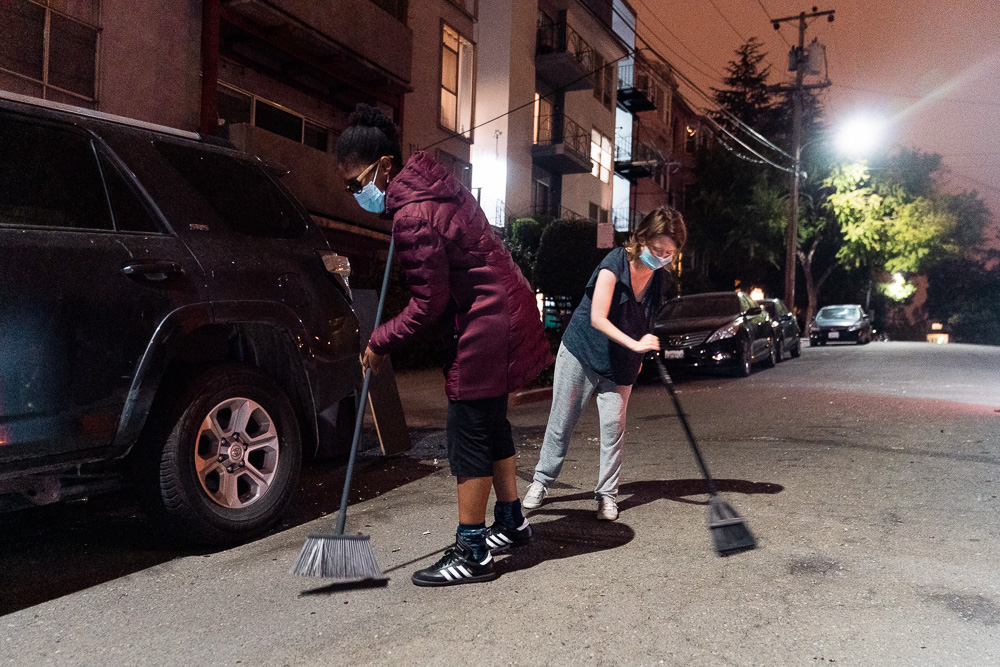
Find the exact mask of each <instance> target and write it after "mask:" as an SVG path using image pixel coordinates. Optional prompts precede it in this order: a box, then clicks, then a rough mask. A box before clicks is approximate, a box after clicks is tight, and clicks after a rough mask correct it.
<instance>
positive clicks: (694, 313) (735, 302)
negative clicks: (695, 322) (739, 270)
mask: <svg viewBox="0 0 1000 667" xmlns="http://www.w3.org/2000/svg"><path fill="white" fill-rule="evenodd" d="M739 314H740V301H739V299H738V298H736V295H735V294H733V295H731V296H730V295H729V294H721V295H719V296H707V297H698V298H695V297H690V298H684V299H677V300H675V301H670V302H668V303H667V304H666V305H665V306H663V310H662V311H661V313H660V315H661V316H662V317H667V318H672V319H689V318H695V317H719V316H720V315H734V316H735V315H739Z"/></svg>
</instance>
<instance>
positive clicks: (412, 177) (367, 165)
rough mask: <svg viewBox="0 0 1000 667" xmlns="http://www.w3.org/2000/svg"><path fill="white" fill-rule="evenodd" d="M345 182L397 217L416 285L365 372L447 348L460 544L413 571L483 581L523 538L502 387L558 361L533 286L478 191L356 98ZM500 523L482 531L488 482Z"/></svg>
mask: <svg viewBox="0 0 1000 667" xmlns="http://www.w3.org/2000/svg"><path fill="white" fill-rule="evenodd" d="M337 158H338V161H339V163H340V170H341V175H342V176H343V177H344V182H345V184H346V186H347V190H348V191H349V192H351V193H353V194H354V196H355V198H356V199H357V201H358V204H359V205H361V206H362V208H364V209H366V210H368V211H371V212H373V213H380V214H387V215H392V218H393V228H392V236H393V239H394V241H395V244H396V257H397V258H398V259H399V262H400V264H401V266H402V268H403V272H404V274H405V275H406V281H407V283H408V284H409V287H410V301H409V303H408V304H407V305H406V307H405V308H404V309H403V312H401V313H400V314H399V315H397V316H396V317H394V318H393V319H391V320H389V321H388V322H386V323H385V324H383V325H381V326H380V327H378V328H377V329H376V330H375V331H374V332H373V333H372V336H371V339H370V340H369V341H368V347H367V349H366V350H365V352H364V356H363V357H362V365H363V366H364V367H365V368H369V367H377V364H378V359H379V357H381V356H383V355H385V354H388V353H390V352H392V351H393V350H397V349H399V348H401V347H404V346H405V345H407V344H408V343H409V342H410V341H411V340H412V339H413V338H414V337H415V336H416V335H418V334H419V333H420V332H422V331H424V330H428V329H431V328H436V329H438V330H439V332H440V333H441V334H442V335H443V337H444V339H445V340H446V342H447V344H448V346H449V355H448V361H447V363H446V365H445V369H444V372H445V392H446V393H447V395H448V422H447V441H448V460H449V463H450V465H451V473H452V474H453V475H454V476H456V477H457V478H458V520H459V525H458V531H457V534H456V540H455V546H454V548H452V549H449V550H448V551H446V552H445V555H444V557H442V558H441V560H439V561H438V562H437V563H435V564H434V565H432V566H431V567H428V568H425V569H423V570H419V571H417V572H415V573H414V574H413V577H412V578H413V583H415V584H417V585H418V586H447V585H451V584H460V583H472V582H476V581H487V580H490V579H494V578H495V577H496V571H495V570H494V567H493V559H492V556H491V553H490V552H491V551H493V552H494V553H495V552H497V551H499V550H503V549H506V548H508V547H511V546H517V545H521V544H524V543H526V542H527V541H528V540H529V539H530V538H531V527H530V526H529V525H528V522H527V520H526V519H525V518H524V516H523V515H522V513H521V503H520V500H519V499H518V494H517V485H516V479H515V458H514V453H515V452H514V442H513V439H512V437H511V429H510V423H509V422H508V421H507V395H508V393H510V392H511V391H514V390H515V389H517V388H519V387H521V386H523V385H524V384H526V383H527V382H529V381H530V380H532V379H533V378H534V377H535V376H537V375H538V374H539V373H540V372H541V371H542V370H543V369H544V368H545V367H546V366H548V365H549V364H550V363H552V355H551V353H550V351H549V346H548V342H547V341H546V338H545V334H544V331H543V330H542V325H541V322H540V319H539V315H538V308H537V306H536V303H535V296H534V294H533V292H532V290H531V288H530V287H529V285H528V282H527V281H526V280H525V279H524V276H522V275H521V272H520V270H519V269H518V268H517V265H516V264H514V261H513V260H512V259H511V256H510V253H508V252H507V250H506V249H505V248H504V247H503V244H502V243H501V242H500V241H499V239H497V237H496V236H495V235H494V234H493V231H492V230H491V229H490V225H489V223H488V222H487V220H486V216H485V215H484V214H483V212H482V210H481V209H480V208H479V204H478V203H477V202H476V200H475V198H474V197H473V196H472V194H471V193H470V192H469V191H468V190H466V189H465V188H463V187H462V185H461V184H460V183H459V182H458V179H456V178H455V177H454V176H453V175H452V174H451V173H449V172H448V171H447V170H445V169H444V168H443V167H442V166H441V165H439V164H438V163H437V162H435V161H434V159H433V158H431V156H430V155H428V154H427V153H423V152H418V153H416V154H414V155H413V156H412V157H411V158H410V159H409V160H408V161H407V162H406V164H405V165H403V162H402V156H401V152H400V148H399V139H398V136H397V133H396V128H395V126H394V125H393V124H392V121H390V120H389V119H388V118H386V117H385V116H384V115H383V114H382V112H381V111H379V110H377V109H375V108H373V107H370V106H367V105H358V108H357V110H356V111H355V113H354V114H353V115H352V116H351V124H350V127H348V128H347V129H346V130H345V131H344V133H343V134H342V135H341V136H340V138H339V139H338V141H337ZM491 487H492V488H493V489H494V490H495V491H496V496H497V502H496V506H495V507H494V518H495V521H494V523H493V525H491V526H490V527H489V528H487V527H486V505H487V502H488V500H489V494H490V488H491Z"/></svg>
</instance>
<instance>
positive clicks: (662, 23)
mask: <svg viewBox="0 0 1000 667" xmlns="http://www.w3.org/2000/svg"><path fill="white" fill-rule="evenodd" d="M638 2H639V4H640V5H642V6H643V7H645V8H646V11H647V12H648V13H649V15H650V16H652V17H653V18H654V19H656V22H657V23H659V24H660V25H661V26H662V27H663V29H664V30H666V31H667V33H668V34H669V35H670V36H671V37H673V38H674V39H675V40H677V43H678V44H680V45H681V46H683V47H684V48H685V49H687V50H688V51H689V52H690V53H691V55H693V56H694V57H695V59H697V60H699V61H701V62H702V63H704V65H705V66H706V67H708V68H709V69H712V68H713V67H714V65H711V64H709V63H708V62H706V61H705V60H704V59H702V58H701V56H699V55H698V54H697V53H695V52H694V49H692V48H691V47H690V46H688V45H687V44H685V43H684V40H682V39H681V38H680V37H678V36H677V33H675V32H674V31H673V30H671V29H670V27H669V26H668V25H667V24H666V23H664V22H663V19H661V18H660V17H659V15H657V14H656V13H655V12H654V11H653V10H652V9H650V8H649V5H647V4H646V3H645V2H644V1H643V0H638ZM612 11H614V12H615V13H616V14H618V16H619V17H620V18H621V19H622V20H625V17H624V16H622V14H621V12H620V11H619V10H617V9H615V8H614V7H612ZM635 19H636V21H637V22H639V23H641V24H642V25H644V26H645V27H646V29H647V30H648V31H649V34H651V35H656V31H654V30H653V29H652V28H651V27H650V25H649V24H648V23H646V22H645V21H643V20H642V19H641V18H640V17H639V14H638V13H636V15H635ZM626 22H627V21H626ZM656 36H657V39H659V40H660V41H661V42H662V44H663V46H664V47H666V49H667V50H669V51H672V52H673V53H674V54H676V55H677V57H678V58H680V59H681V60H682V61H684V62H685V63H687V64H688V65H690V66H691V67H692V69H694V70H695V71H697V72H698V73H699V74H701V75H702V76H706V77H708V78H709V79H712V80H713V81H718V75H714V74H708V73H707V72H704V71H702V70H701V69H699V68H698V67H696V66H695V65H694V64H693V63H692V62H691V61H689V60H687V59H686V58H685V57H684V56H682V55H681V54H680V53H679V52H678V51H677V50H675V49H673V48H671V46H670V45H669V44H667V42H666V40H664V39H663V38H661V37H659V36H658V35H656ZM636 37H637V38H639V35H638V33H637V34H636ZM640 39H641V38H640ZM643 41H645V40H644V39H643ZM664 60H665V59H664Z"/></svg>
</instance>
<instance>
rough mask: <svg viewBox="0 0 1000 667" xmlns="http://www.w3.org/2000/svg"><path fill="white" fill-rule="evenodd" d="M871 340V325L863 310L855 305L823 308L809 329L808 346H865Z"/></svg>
mask: <svg viewBox="0 0 1000 667" xmlns="http://www.w3.org/2000/svg"><path fill="white" fill-rule="evenodd" d="M871 340H872V323H871V320H870V319H869V317H868V314H867V313H866V312H865V310H864V308H862V307H861V306H859V305H857V304H844V305H839V306H824V307H823V308H820V309H819V312H818V313H816V319H814V320H813V323H812V325H811V326H810V327H809V345H810V346H814V345H826V344H827V342H829V341H832V342H834V343H842V342H848V343H849V342H854V343H857V344H858V345H867V344H868V343H870V342H871Z"/></svg>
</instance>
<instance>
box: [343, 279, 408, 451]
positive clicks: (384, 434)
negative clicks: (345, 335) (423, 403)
mask: <svg viewBox="0 0 1000 667" xmlns="http://www.w3.org/2000/svg"><path fill="white" fill-rule="evenodd" d="M353 294H354V304H353V305H354V312H355V313H356V314H357V316H358V324H359V325H360V333H361V348H362V349H361V351H364V347H365V346H366V345H367V344H368V339H369V338H371V335H372V331H373V330H374V328H375V327H374V325H375V310H376V309H377V308H378V294H377V293H376V292H375V290H354V292H353ZM368 405H369V407H371V411H372V418H373V419H374V421H375V432H376V433H377V434H378V442H379V446H380V447H381V448H382V453H383V454H385V455H389V454H398V453H399V452H405V451H407V450H409V449H410V448H411V447H412V446H413V443H412V442H411V440H410V429H409V428H407V426H406V415H405V414H404V413H403V403H402V401H401V400H400V398H399V388H398V387H397V386H396V375H395V374H394V373H393V370H392V360H391V359H390V358H389V357H388V356H385V357H383V359H382V362H381V363H380V364H379V365H378V368H377V369H376V370H375V372H373V373H372V379H371V382H370V383H369V386H368ZM361 409H362V410H363V409H364V406H361Z"/></svg>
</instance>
